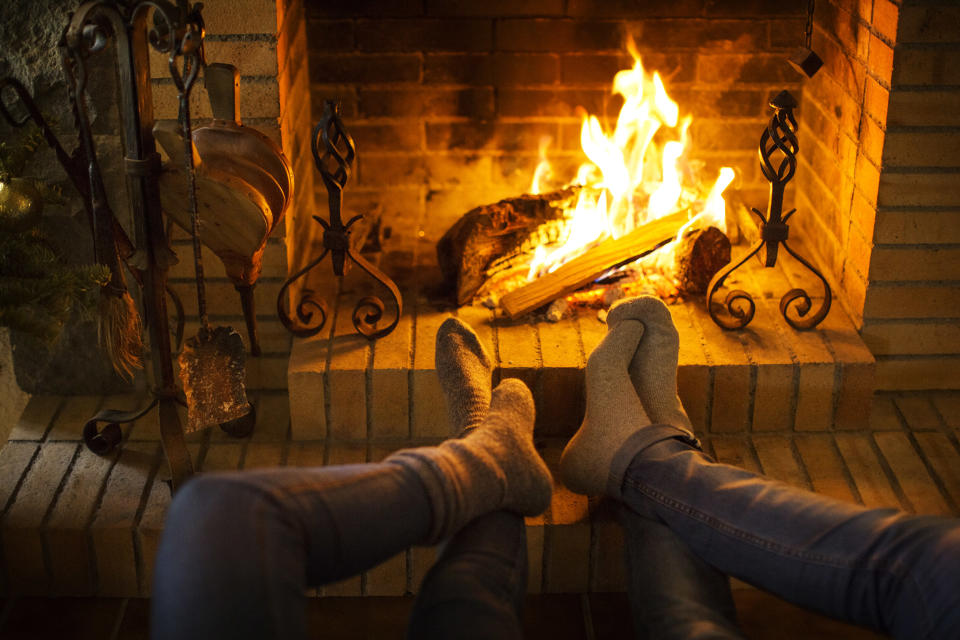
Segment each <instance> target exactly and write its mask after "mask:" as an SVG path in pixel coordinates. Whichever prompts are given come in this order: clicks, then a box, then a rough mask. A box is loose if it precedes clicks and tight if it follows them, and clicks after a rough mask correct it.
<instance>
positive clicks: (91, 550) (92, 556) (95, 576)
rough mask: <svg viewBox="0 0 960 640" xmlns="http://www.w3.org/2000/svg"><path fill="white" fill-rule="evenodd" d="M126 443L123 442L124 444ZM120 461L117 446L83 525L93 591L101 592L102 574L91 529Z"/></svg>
mask: <svg viewBox="0 0 960 640" xmlns="http://www.w3.org/2000/svg"><path fill="white" fill-rule="evenodd" d="M124 444H126V443H121V446H123V445H124ZM119 461H120V447H117V448H116V449H115V450H114V453H113V460H112V461H111V462H110V468H109V469H107V472H106V473H105V474H103V481H102V482H101V483H100V488H99V490H98V491H97V499H96V500H94V502H93V508H92V509H90V514H89V515H88V516H87V521H86V523H84V525H83V534H84V539H85V540H86V543H87V544H86V546H87V567H88V568H89V569H90V586H91V587H93V593H94V594H96V593H99V592H100V575H99V573H98V569H97V555H96V549H95V547H94V544H93V533H92V532H91V531H90V529H91V528H92V527H93V523H94V522H95V521H96V519H97V512H99V511H100V507H101V505H102V504H103V497H104V495H106V493H107V483H108V482H109V481H110V476H112V475H113V470H114V469H115V468H116V467H117V462H119Z"/></svg>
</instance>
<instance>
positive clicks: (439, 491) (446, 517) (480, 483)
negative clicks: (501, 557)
mask: <svg viewBox="0 0 960 640" xmlns="http://www.w3.org/2000/svg"><path fill="white" fill-rule="evenodd" d="M533 419H534V408H533V397H532V396H531V395H530V390H529V389H527V387H526V385H524V384H523V383H522V382H520V381H519V380H517V379H515V378H507V379H506V380H504V381H503V382H501V383H500V385H499V386H497V388H496V389H494V390H493V394H492V399H491V403H490V410H489V412H488V414H487V416H486V418H485V419H484V420H483V422H481V423H480V424H479V425H478V426H477V427H476V428H475V429H472V430H471V431H470V432H469V433H467V434H466V435H465V436H464V437H462V438H459V439H451V440H447V441H446V442H444V443H443V444H441V445H440V446H438V447H421V448H418V449H405V450H403V451H398V452H396V453H394V454H392V455H391V456H389V457H388V458H387V459H386V460H385V461H384V462H389V463H393V464H399V465H402V466H404V467H407V468H410V469H412V470H413V471H414V472H416V473H417V474H418V475H419V476H420V478H421V480H422V481H423V484H424V486H425V487H426V489H427V495H428V496H429V499H430V504H431V506H432V509H433V525H432V526H431V531H430V535H429V542H431V543H435V542H437V541H439V540H442V539H444V538H447V537H449V536H451V535H453V534H454V533H455V532H456V531H457V530H459V529H460V528H461V527H462V526H463V525H465V524H466V523H468V522H470V521H471V520H473V519H474V518H477V517H479V516H481V515H483V514H486V513H489V512H491V511H496V510H497V509H506V510H507V511H513V512H516V513H519V514H521V515H524V516H533V515H537V514H540V513H543V511H545V510H546V508H547V507H548V506H550V495H551V492H552V491H553V481H552V478H551V476H550V471H549V470H548V469H547V465H546V464H545V463H544V461H543V459H542V458H541V457H540V454H539V453H537V450H536V449H535V448H534V446H533Z"/></svg>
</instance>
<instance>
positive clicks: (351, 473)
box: [151, 462, 527, 640]
mask: <svg viewBox="0 0 960 640" xmlns="http://www.w3.org/2000/svg"><path fill="white" fill-rule="evenodd" d="M431 519H432V514H431V508H430V503H429V501H428V497H427V493H426V488H425V486H424V484H423V481H422V479H421V478H420V477H419V476H418V475H417V474H416V473H415V472H413V471H411V470H410V469H409V468H407V467H404V466H401V465H396V464H390V463H386V462H383V463H371V464H357V465H344V466H331V467H319V468H303V469H299V468H298V469H294V468H287V469H275V470H264V471H249V472H243V473H222V474H209V475H202V476H199V477H197V478H195V479H193V480H192V481H190V482H189V483H188V484H186V485H185V486H184V487H183V489H182V490H181V491H179V492H178V493H177V495H176V497H175V499H174V501H173V503H172V504H171V506H170V512H169V513H168V515H167V521H166V525H165V528H164V534H163V537H162V540H161V543H160V549H159V550H158V553H157V559H156V569H155V574H154V586H153V596H152V615H151V637H152V638H154V639H155V640H160V639H163V638H177V639H178V640H183V639H189V638H205V639H210V638H220V637H223V638H256V639H258V640H263V639H266V638H283V639H290V638H306V637H307V629H306V611H305V609H306V607H305V605H306V601H305V599H304V597H303V593H304V591H305V589H306V588H307V587H308V586H319V585H323V584H327V583H331V582H336V581H338V580H341V579H344V578H347V577H349V576H352V575H355V574H357V573H360V572H361V571H364V570H366V569H369V568H372V567H374V566H376V565H377V564H379V563H380V562H383V561H384V560H387V559H388V558H390V557H392V556H393V555H395V554H397V553H399V552H401V551H403V550H404V549H406V548H408V547H410V546H411V545H415V544H418V543H421V542H424V541H426V540H427V538H428V535H429V532H430V530H431V525H432V522H431ZM525 536H526V530H525V525H524V521H523V518H522V517H521V516H518V515H516V514H512V513H507V512H503V511H496V512H492V513H489V514H486V515H484V516H482V517H479V518H476V519H475V520H473V521H471V522H470V523H469V524H467V525H466V526H465V527H463V528H462V529H460V531H459V532H458V533H457V534H456V535H454V536H453V538H451V539H450V540H449V541H448V542H447V544H446V546H445V549H444V551H443V553H442V554H441V555H440V558H439V559H438V560H437V563H436V564H435V565H434V566H433V568H432V569H431V571H430V572H429V573H428V574H427V577H426V579H425V580H424V584H423V586H422V588H421V591H420V595H419V597H418V598H417V601H416V604H415V605H414V611H413V614H412V615H411V620H410V626H409V637H411V638H444V637H450V638H478V639H479V638H494V637H496V638H520V637H522V636H521V633H520V626H519V622H518V620H519V618H518V612H519V607H520V605H521V603H522V599H523V594H524V593H525V591H526V568H527V556H526V537H525Z"/></svg>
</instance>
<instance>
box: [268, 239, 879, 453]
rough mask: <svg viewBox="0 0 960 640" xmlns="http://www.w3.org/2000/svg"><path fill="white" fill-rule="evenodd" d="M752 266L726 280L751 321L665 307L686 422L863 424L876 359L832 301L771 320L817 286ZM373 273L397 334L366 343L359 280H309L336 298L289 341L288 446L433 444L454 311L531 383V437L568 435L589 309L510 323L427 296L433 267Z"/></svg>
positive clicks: (592, 316)
mask: <svg viewBox="0 0 960 640" xmlns="http://www.w3.org/2000/svg"><path fill="white" fill-rule="evenodd" d="M737 250H738V251H742V250H743V249H742V248H739V247H738V249H737ZM758 265H759V263H755V261H751V262H749V263H748V264H747V265H745V267H744V269H743V270H742V272H735V277H731V279H730V283H729V287H730V288H731V289H734V288H742V289H745V290H747V291H748V292H750V293H751V294H752V295H753V296H754V298H755V299H756V303H757V310H756V316H755V318H754V320H753V322H752V323H751V324H750V325H749V326H748V327H747V328H746V329H744V330H741V331H724V330H722V329H720V328H719V327H718V326H717V325H715V324H714V323H713V321H712V320H711V319H710V317H709V315H708V314H707V313H706V311H705V308H704V304H703V302H702V300H699V299H697V300H691V301H687V302H684V303H681V304H676V305H672V306H670V312H671V314H672V315H673V318H674V322H675V324H676V326H677V328H678V330H679V332H680V345H681V347H680V368H679V372H678V385H679V392H680V396H681V398H682V400H683V402H684V406H685V407H686V408H687V412H688V413H689V414H690V417H691V420H692V421H693V423H694V426H695V427H696V429H697V430H698V431H700V432H703V433H710V434H713V433H716V434H733V433H747V432H760V431H765V432H787V431H805V432H823V431H828V430H833V429H836V430H847V429H852V430H856V429H861V428H863V424H864V419H865V416H867V415H869V411H870V402H871V397H872V394H873V391H874V368H875V362H874V359H873V356H872V355H871V354H870V352H869V350H868V349H867V348H866V346H865V345H864V344H863V342H862V341H861V339H860V337H859V335H858V333H857V331H856V329H855V328H854V326H853V323H852V322H851V321H850V319H849V318H848V316H847V315H846V313H845V312H844V309H843V308H842V307H841V305H840V304H839V303H835V304H834V305H833V308H832V309H831V311H830V313H829V315H828V316H827V318H826V320H825V321H824V322H823V324H821V325H820V326H819V327H818V328H816V329H815V330H812V331H795V330H793V329H792V328H791V327H790V326H789V325H787V323H786V322H785V321H784V319H783V318H782V317H781V316H780V314H779V310H778V304H779V299H780V296H781V295H783V294H784V293H786V292H787V291H788V290H790V289H793V288H795V287H804V288H806V289H807V290H808V291H810V292H811V295H813V294H817V293H820V288H819V287H820V285H819V284H816V285H812V284H811V283H810V282H809V280H808V279H807V276H806V275H805V274H803V273H801V272H799V271H791V270H790V267H791V265H792V263H791V262H789V261H787V260H782V261H781V262H780V263H779V266H778V267H776V268H773V269H763V268H759V267H758ZM383 268H384V270H385V271H386V272H388V273H391V274H395V276H397V281H398V284H399V285H400V288H401V290H402V291H403V292H404V295H403V298H404V313H403V315H402V317H401V319H400V322H399V325H398V326H397V328H396V330H395V331H393V333H391V334H390V335H388V336H386V337H384V338H381V339H379V340H376V341H374V342H370V341H368V340H366V339H365V338H362V337H360V336H358V335H357V334H356V333H355V331H354V328H353V324H352V310H353V308H354V305H355V303H356V301H357V300H360V299H361V298H362V297H364V296H367V295H369V294H370V293H371V290H370V289H369V288H368V287H366V286H365V285H366V284H367V283H365V282H363V281H362V279H359V278H355V277H351V279H348V280H347V282H348V285H346V286H344V287H342V289H341V291H340V292H339V295H335V294H336V292H335V291H329V290H328V291H322V290H321V287H322V286H323V285H320V286H314V289H315V290H317V291H318V293H319V294H321V296H322V295H324V294H325V295H326V296H327V297H328V299H330V300H336V303H335V304H334V305H332V306H331V313H332V318H331V319H330V321H329V322H328V324H327V326H326V327H324V330H323V331H322V332H320V333H318V334H317V335H316V336H314V337H311V338H306V339H300V338H298V339H295V340H294V343H293V348H292V352H291V356H290V366H289V370H288V376H287V382H288V390H289V394H290V411H291V423H292V432H293V439H294V440H300V441H311V440H328V441H343V442H375V443H379V444H383V445H384V446H393V445H397V444H399V443H425V442H434V441H436V440H437V439H438V438H442V437H443V436H444V435H445V434H446V431H447V426H446V416H445V410H444V403H443V398H442V395H441V392H440V386H439V382H438V380H437V376H436V371H435V369H434V337H435V334H436V331H437V327H439V325H440V323H442V322H443V320H444V318H446V317H447V316H448V315H451V314H455V315H457V316H458V317H459V318H461V319H462V320H464V321H466V322H468V323H469V324H471V325H472V326H473V327H474V328H475V329H476V330H477V332H478V334H479V335H480V337H481V339H482V341H483V342H484V344H485V346H486V348H487V350H488V351H489V352H490V354H491V355H492V356H493V358H494V360H495V373H494V377H495V379H500V378H503V377H516V378H520V379H521V380H523V381H524V382H525V383H527V385H528V386H529V387H530V389H531V390H532V391H533V395H534V399H535V401H536V405H537V427H536V432H537V435H538V436H543V437H550V436H558V437H569V436H570V435H572V434H573V433H574V431H575V430H576V428H577V426H578V425H579V423H580V420H581V418H582V416H583V395H584V394H583V369H584V366H585V363H586V356H587V355H588V354H589V353H590V352H591V351H592V350H593V348H594V347H595V346H596V345H597V343H599V341H600V340H601V339H602V338H603V336H604V335H605V334H606V325H604V324H603V323H601V322H600V321H599V320H598V319H597V313H596V311H594V310H581V311H580V312H579V313H577V314H576V315H575V317H569V318H565V319H563V320H561V321H560V322H556V323H552V322H548V321H546V320H545V319H542V317H539V316H526V317H523V318H520V319H518V320H515V321H511V320H508V319H505V318H503V317H499V316H497V315H495V314H494V313H493V312H492V311H490V310H488V309H486V308H484V307H479V306H476V307H473V306H467V307H461V308H459V309H455V308H452V307H451V306H450V304H449V302H448V301H447V300H446V299H445V298H443V297H442V296H438V295H436V294H435V291H436V290H437V283H439V281H440V275H439V271H438V269H437V267H436V266H435V265H431V264H429V263H426V264H418V265H417V268H416V269H411V268H409V266H408V265H404V264H402V262H401V263H400V264H387V265H385V266H384V267H383ZM398 274H399V275H398ZM326 286H327V287H328V288H329V287H331V286H332V283H327V284H326ZM718 298H719V299H722V296H718ZM815 304H817V305H819V302H818V301H815Z"/></svg>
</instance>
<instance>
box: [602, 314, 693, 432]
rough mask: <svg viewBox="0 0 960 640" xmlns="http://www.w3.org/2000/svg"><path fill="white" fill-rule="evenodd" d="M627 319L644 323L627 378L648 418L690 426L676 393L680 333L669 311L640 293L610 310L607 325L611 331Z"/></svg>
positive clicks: (691, 429)
mask: <svg viewBox="0 0 960 640" xmlns="http://www.w3.org/2000/svg"><path fill="white" fill-rule="evenodd" d="M627 320H637V321H640V322H642V323H643V326H644V333H643V340H641V341H640V348H639V349H637V353H636V355H635V356H634V357H633V360H632V361H631V362H630V379H631V380H632V381H633V386H634V388H635V389H636V391H637V395H638V396H640V402H642V403H643V408H644V409H646V411H647V415H648V416H650V420H652V421H653V422H656V423H664V424H669V425H673V426H675V427H680V428H681V429H686V430H687V431H689V432H690V433H691V434H692V433H693V426H692V425H691V424H690V418H689V417H688V416H687V412H686V411H684V409H683V404H682V403H681V402H680V397H679V396H678V395H677V359H678V356H679V351H680V334H678V333H677V328H676V327H675V326H674V325H673V318H672V317H671V316H670V310H669V309H667V305H665V304H664V303H663V301H662V300H660V298H657V297H654V296H641V297H639V298H630V299H626V300H623V301H621V302H619V303H617V304H615V305H614V306H613V308H611V309H610V313H608V314H607V325H608V327H609V329H610V330H611V331H612V330H613V329H615V328H616V327H617V326H618V325H619V324H621V323H623V322H625V321H627Z"/></svg>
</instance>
